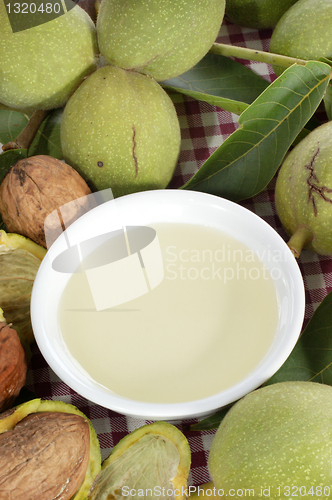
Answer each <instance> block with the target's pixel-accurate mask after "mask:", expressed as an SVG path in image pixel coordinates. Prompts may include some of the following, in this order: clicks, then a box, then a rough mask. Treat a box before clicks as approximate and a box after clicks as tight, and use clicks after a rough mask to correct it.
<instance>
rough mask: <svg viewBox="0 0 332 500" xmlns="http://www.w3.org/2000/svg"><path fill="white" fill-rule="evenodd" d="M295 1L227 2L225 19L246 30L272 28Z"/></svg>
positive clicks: (254, 0) (237, 0)
mask: <svg viewBox="0 0 332 500" xmlns="http://www.w3.org/2000/svg"><path fill="white" fill-rule="evenodd" d="M296 1H297V0H278V1H276V0H227V2H226V17H227V18H228V19H229V20H230V21H231V22H232V23H234V24H238V25H239V26H244V27H247V28H256V29H265V28H272V27H274V26H275V25H276V24H277V22H278V21H279V19H280V18H281V16H282V15H283V14H284V13H285V12H286V11H287V10H288V9H289V8H290V7H291V6H292V5H293V4H294V3H295V2H296Z"/></svg>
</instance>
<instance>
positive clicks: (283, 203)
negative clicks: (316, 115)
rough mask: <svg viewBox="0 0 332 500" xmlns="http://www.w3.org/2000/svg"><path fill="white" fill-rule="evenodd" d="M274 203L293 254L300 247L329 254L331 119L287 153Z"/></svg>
mask: <svg viewBox="0 0 332 500" xmlns="http://www.w3.org/2000/svg"><path fill="white" fill-rule="evenodd" d="M275 205H276V210H277V213H278V216H279V218H280V220H281V222H282V224H283V226H284V228H285V229H286V231H287V233H288V234H289V235H290V236H291V238H290V240H289V241H288V246H289V247H290V249H291V250H292V252H293V254H294V255H295V256H296V257H299V255H300V253H301V251H302V248H305V249H307V250H311V251H313V252H316V253H318V254H320V255H327V256H332V232H331V226H332V122H327V123H325V124H324V125H320V126H319V127H317V128H316V129H314V130H313V131H312V132H310V134H309V135H307V136H306V137H305V138H304V139H303V140H302V141H301V142H300V143H298V144H297V145H296V147H295V148H294V149H293V150H292V151H291V152H290V153H289V154H288V155H287V156H286V158H285V160H284V162H283V163H282V165H281V168H280V171H279V174H278V178H277V183H276V188H275Z"/></svg>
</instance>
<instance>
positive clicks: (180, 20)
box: [97, 0, 225, 81]
mask: <svg viewBox="0 0 332 500" xmlns="http://www.w3.org/2000/svg"><path fill="white" fill-rule="evenodd" d="M224 11H225V0H163V1H160V0H135V1H130V2H128V1H127V0H103V1H102V3H101V6H100V10H99V14H98V18H97V32H98V44H99V47H100V52H101V54H102V55H103V56H104V57H105V59H106V60H107V61H108V62H109V63H111V64H114V65H116V66H119V67H121V68H124V69H134V70H136V71H140V72H141V73H144V74H146V75H150V76H153V77H154V78H155V79H156V80H158V81H161V80H167V79H170V78H173V77H175V76H178V75H180V74H182V73H184V72H185V71H188V70H189V69H190V68H192V67H193V66H194V65H195V64H196V63H198V61H200V59H202V58H203V57H204V56H205V54H206V53H207V52H208V51H209V49H210V47H211V46H212V44H213V43H214V41H215V39H216V38H217V36H218V33H219V29H220V26H221V23H222V21H223V17H224Z"/></svg>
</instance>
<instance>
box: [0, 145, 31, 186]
mask: <svg viewBox="0 0 332 500" xmlns="http://www.w3.org/2000/svg"><path fill="white" fill-rule="evenodd" d="M27 156H28V154H27V150H26V149H9V150H8V151H5V152H4V153H2V154H1V155H0V184H1V182H2V179H3V178H4V177H5V175H6V174H7V172H8V170H9V169H10V167H12V166H13V165H15V163H17V162H18V161H19V160H21V159H22V158H27Z"/></svg>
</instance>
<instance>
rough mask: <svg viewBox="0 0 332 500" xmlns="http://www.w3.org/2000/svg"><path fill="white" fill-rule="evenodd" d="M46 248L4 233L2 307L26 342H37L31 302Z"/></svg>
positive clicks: (0, 245) (0, 248)
mask: <svg viewBox="0 0 332 500" xmlns="http://www.w3.org/2000/svg"><path fill="white" fill-rule="evenodd" d="M45 254H46V250H45V248H43V247H41V246H39V245H37V244H36V243H34V242H33V241H31V240H29V239H27V238H25V237H24V236H21V235H19V234H14V233H6V232H5V231H4V230H0V306H1V308H2V309H3V312H4V316H5V317H6V320H7V323H12V324H13V325H14V328H15V330H16V332H17V334H18V335H19V337H20V339H21V341H22V343H24V341H25V342H28V343H32V342H33V340H34V336H33V331H32V326H31V320H30V299H31V291H32V286H33V282H34V279H35V276H36V274H37V271H38V268H39V266H40V263H41V261H42V259H43V257H44V256H45Z"/></svg>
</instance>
